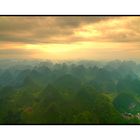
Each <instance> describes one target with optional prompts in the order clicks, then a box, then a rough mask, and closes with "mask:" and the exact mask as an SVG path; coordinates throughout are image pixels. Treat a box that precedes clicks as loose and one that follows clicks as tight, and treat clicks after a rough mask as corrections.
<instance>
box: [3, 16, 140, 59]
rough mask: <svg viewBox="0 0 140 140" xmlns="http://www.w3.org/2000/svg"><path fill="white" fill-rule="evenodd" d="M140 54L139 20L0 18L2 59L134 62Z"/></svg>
mask: <svg viewBox="0 0 140 140" xmlns="http://www.w3.org/2000/svg"><path fill="white" fill-rule="evenodd" d="M99 44H100V45H99ZM116 44H117V45H116ZM108 46H109V47H108ZM110 46H111V47H110ZM116 46H117V47H116ZM126 50H127V51H128V53H125V56H123V54H124V53H123V51H124V52H125V51H126ZM78 52H79V53H78ZM139 52H140V17H139V16H1V17H0V58H2V57H4V58H6V57H10V56H11V57H13V56H14V57H16V56H19V57H20V56H22V57H25V58H26V57H32V56H35V57H37V58H40V57H41V58H42V57H44V58H56V59H60V58H68V59H72V57H73V58H78V59H80V58H81V59H82V58H94V57H95V56H96V58H107V57H109V56H110V58H111V57H112V58H113V57H114V56H118V55H122V57H127V56H128V57H129V56H131V58H133V57H132V56H137V57H138V54H139ZM62 53H63V54H62ZM121 53H122V54H121ZM93 54H94V55H93ZM72 55H73V56H72ZM89 55H90V56H89ZM103 56H104V57H103ZM116 58H117V57H116Z"/></svg>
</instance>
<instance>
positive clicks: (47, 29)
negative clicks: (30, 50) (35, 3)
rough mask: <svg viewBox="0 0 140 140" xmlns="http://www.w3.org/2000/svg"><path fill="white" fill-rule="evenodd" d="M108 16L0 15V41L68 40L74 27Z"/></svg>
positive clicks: (44, 41)
mask: <svg viewBox="0 0 140 140" xmlns="http://www.w3.org/2000/svg"><path fill="white" fill-rule="evenodd" d="M108 18H109V17H100V16H99V17H95V16H58V17H55V16H46V17H37V16H35V17H32V16H28V17H25V16H23V17H16V16H15V17H14V16H13V17H8V16H7V17H0V41H5V42H6V41H7V42H20V43H31V44H34V43H46V42H47V43H57V42H58V43H59V42H61V43H63V42H69V40H70V39H71V38H74V37H72V36H73V32H74V30H75V29H76V28H78V27H80V26H81V25H83V24H89V23H96V22H99V21H102V20H105V19H108ZM59 38H60V41H59ZM62 38H63V39H62ZM73 40H75V39H73ZM55 41H57V42H55Z"/></svg>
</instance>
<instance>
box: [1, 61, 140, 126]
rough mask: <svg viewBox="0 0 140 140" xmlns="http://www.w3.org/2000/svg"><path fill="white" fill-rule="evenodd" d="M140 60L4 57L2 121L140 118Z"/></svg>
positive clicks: (137, 120) (78, 121) (93, 121)
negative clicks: (98, 60) (41, 60)
mask: <svg viewBox="0 0 140 140" xmlns="http://www.w3.org/2000/svg"><path fill="white" fill-rule="evenodd" d="M139 113H140V64H138V63H135V62H133V61H119V60H116V61H111V62H96V61H79V62H64V63H52V62H50V61H44V62H40V61H12V60H11V61H9V60H3V61H2V60H1V61H0V124H138V123H140V114H139Z"/></svg>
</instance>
